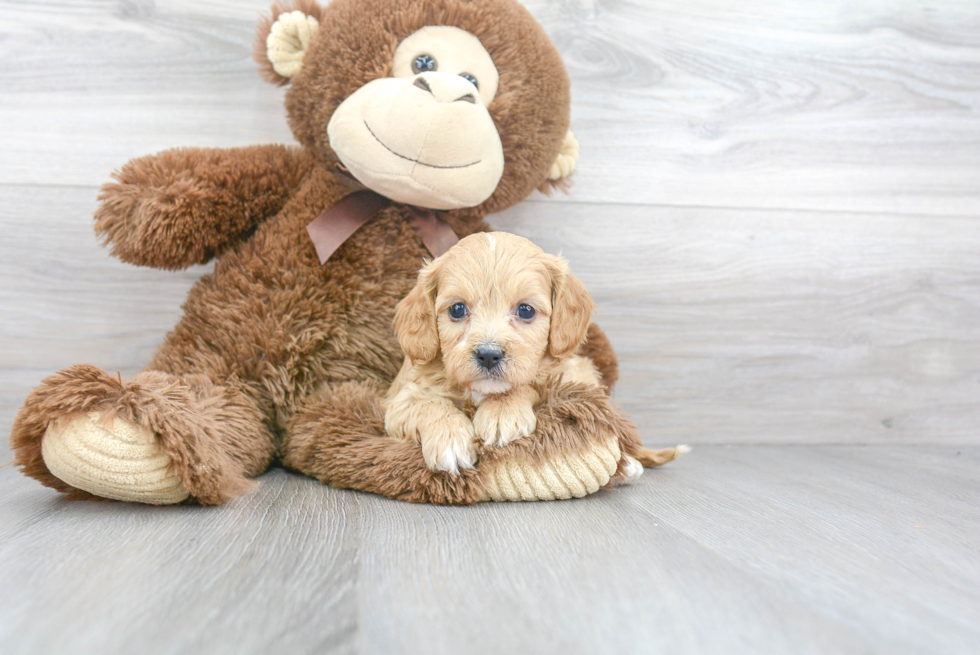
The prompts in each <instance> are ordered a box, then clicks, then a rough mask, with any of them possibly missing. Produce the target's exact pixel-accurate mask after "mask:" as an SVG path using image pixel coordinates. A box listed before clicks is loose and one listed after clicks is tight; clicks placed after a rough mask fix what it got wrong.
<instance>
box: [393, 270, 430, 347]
mask: <svg viewBox="0 0 980 655" xmlns="http://www.w3.org/2000/svg"><path fill="white" fill-rule="evenodd" d="M439 267H440V265H439V262H438V260H436V261H434V262H432V263H430V264H429V265H428V266H426V267H425V268H423V269H422V272H421V273H419V281H418V283H416V285H415V287H414V288H413V289H412V290H411V291H409V293H408V295H407V296H405V297H404V298H402V301H401V302H400V303H398V306H397V307H395V335H397V337H398V343H399V344H401V347H402V350H404V351H405V354H406V355H408V357H409V359H411V360H412V363H413V364H425V363H428V362H431V361H432V360H433V359H435V358H436V355H438V354H439V328H438V326H437V325H436V306H435V305H436V291H437V289H438V278H439Z"/></svg>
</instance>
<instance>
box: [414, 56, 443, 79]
mask: <svg viewBox="0 0 980 655" xmlns="http://www.w3.org/2000/svg"><path fill="white" fill-rule="evenodd" d="M438 68H439V62H437V61H436V60H435V58H434V57H433V56H432V55H419V56H418V57H416V58H415V60H414V61H413V62H412V72H413V73H415V74H416V75H418V74H419V73H431V72H433V71H435V70H437V69H438Z"/></svg>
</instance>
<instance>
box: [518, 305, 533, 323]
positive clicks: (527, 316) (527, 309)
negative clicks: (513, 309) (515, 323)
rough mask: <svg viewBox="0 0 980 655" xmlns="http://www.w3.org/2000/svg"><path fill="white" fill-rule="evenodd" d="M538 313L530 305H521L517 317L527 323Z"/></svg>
mask: <svg viewBox="0 0 980 655" xmlns="http://www.w3.org/2000/svg"><path fill="white" fill-rule="evenodd" d="M536 313H537V312H535V311H534V307H531V306H530V305H521V306H520V307H518V308H517V315H518V316H519V317H521V319H523V320H525V321H530V320H531V319H532V318H534V315H535V314H536Z"/></svg>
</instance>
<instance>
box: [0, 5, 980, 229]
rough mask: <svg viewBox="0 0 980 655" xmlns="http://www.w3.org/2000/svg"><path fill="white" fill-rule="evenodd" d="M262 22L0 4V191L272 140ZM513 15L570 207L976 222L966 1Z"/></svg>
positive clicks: (979, 10) (979, 11)
mask: <svg viewBox="0 0 980 655" xmlns="http://www.w3.org/2000/svg"><path fill="white" fill-rule="evenodd" d="M266 5H267V3H266V2H264V1H263V0H249V1H248V2H237V1H236V2H231V1H228V0H226V1H221V2H206V3H201V2H191V1H189V0H180V1H172V2H167V3H159V4H157V3H153V2H149V1H133V2H103V1H101V0H80V1H78V2H71V3H68V2H55V1H51V2H43V3H30V4H24V3H19V2H17V3H15V2H9V1H5V2H0V15H2V16H3V17H4V20H3V22H2V23H0V37H2V38H0V54H2V55H3V56H2V57H0V88H3V89H4V93H3V95H2V96H0V124H2V125H4V132H5V134H4V146H5V147H4V148H3V149H2V150H0V183H32V184H50V183H52V181H53V180H57V181H59V182H61V183H63V184H76V185H78V184H87V185H98V184H101V183H102V182H103V181H104V180H105V179H106V175H107V174H108V173H109V172H110V171H111V170H113V169H114V168H116V167H118V166H120V165H121V164H122V163H123V162H125V161H126V160H127V159H129V158H131V157H134V156H137V155H142V154H146V153H148V152H153V151H155V150H159V149H162V148H165V147H170V146H175V145H196V146H209V145H216V146H217V145H222V146H230V145H243V144H249V143H256V142H268V141H289V140H290V139H291V137H290V135H289V132H288V130H287V129H286V126H285V122H284V121H283V120H282V111H281V97H282V92H281V91H280V90H276V89H274V88H273V87H271V86H269V85H267V84H264V83H263V82H261V81H260V80H259V79H258V76H257V74H256V73H255V70H254V68H255V67H254V64H253V63H252V62H251V60H250V59H249V48H250V44H251V40H252V33H253V30H254V25H255V19H256V16H257V14H258V13H259V12H260V11H264V10H265V9H266V8H267V7H266ZM528 6H529V8H530V9H531V10H532V11H533V12H534V13H535V15H536V16H538V18H539V19H540V20H541V21H542V22H543V24H544V25H545V27H546V29H547V30H548V32H549V34H550V35H551V37H552V39H553V40H554V41H555V42H556V44H557V45H558V47H559V48H560V49H561V51H562V55H563V56H564V57H565V61H566V62H567V64H568V67H569V70H570V73H571V76H572V82H573V85H572V88H573V101H574V108H573V127H574V129H575V131H576V134H577V135H578V137H579V139H580V141H581V143H582V158H581V164H580V169H579V176H578V182H577V188H576V193H575V194H574V196H573V197H572V199H574V200H576V201H590V202H606V203H610V202H618V201H621V200H623V199H624V198H625V199H628V201H629V202H644V203H656V204H667V205H687V206H714V207H717V206H733V207H767V208H785V209H817V210H847V211H872V212H895V213H919V214H934V215H950V214H953V215H969V216H974V215H976V214H977V213H978V212H980V186H978V184H977V170H978V168H980V113H978V108H980V39H978V38H977V35H978V34H980V5H978V4H977V3H976V2H973V0H943V1H942V2H941V3H938V4H935V3H933V4H929V3H923V2H919V1H916V0H901V1H899V2H892V3H875V2H859V3H853V2H845V1H844V0H837V1H835V2H821V3H818V4H807V5H801V4H800V3H798V2H791V1H790V0H781V1H779V2H772V1H771V0H748V1H746V2H739V3H736V4H732V3H731V2H728V0H701V1H698V2H688V1H687V0H683V1H681V0H663V1H660V2H646V1H643V0H633V1H623V0H619V1H617V2H600V1H596V0H575V1H573V2H557V1H555V0H550V1H547V0H534V1H532V2H528ZM110 108H111V109H110ZM25 160H27V161H30V162H31V164H30V165H29V166H25V165H24V163H25Z"/></svg>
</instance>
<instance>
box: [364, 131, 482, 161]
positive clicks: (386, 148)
mask: <svg viewBox="0 0 980 655" xmlns="http://www.w3.org/2000/svg"><path fill="white" fill-rule="evenodd" d="M364 127H366V128H367V131H368V132H370V133H371V136H373V137H374V140H375V141H377V142H378V143H380V144H381V145H382V146H383V147H384V149H385V150H387V151H388V152H390V153H391V154H393V155H394V156H396V157H401V158H402V159H405V160H408V161H411V162H415V163H416V164H420V165H422V166H428V167H429V168H469V167H470V166H476V165H477V164H479V163H480V162H481V161H483V160H482V159H477V160H476V161H475V162H473V163H471V164H463V165H462V166H438V165H436V164H426V163H425V162H424V161H419V160H418V159H412V158H411V157H406V156H405V155H403V154H400V153H397V152H395V151H394V150H392V149H391V148H389V147H388V146H387V144H385V142H384V141H382V140H381V139H379V138H378V135H377V134H375V133H374V130H372V129H371V126H370V125H368V123H367V121H364Z"/></svg>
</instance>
